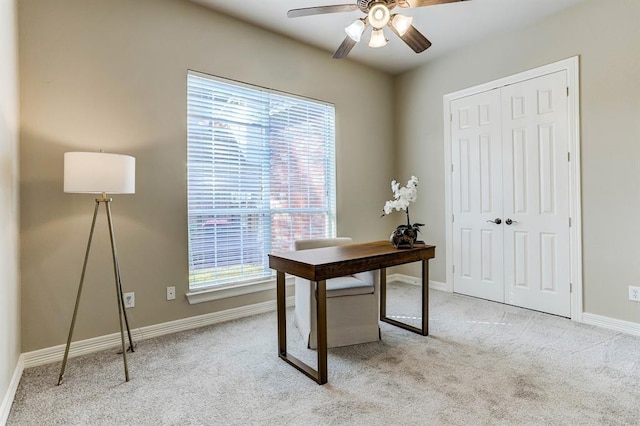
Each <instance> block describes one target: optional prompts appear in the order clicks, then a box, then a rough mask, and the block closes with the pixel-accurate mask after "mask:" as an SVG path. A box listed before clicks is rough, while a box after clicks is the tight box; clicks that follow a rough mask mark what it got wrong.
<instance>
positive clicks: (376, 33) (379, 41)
mask: <svg viewBox="0 0 640 426" xmlns="http://www.w3.org/2000/svg"><path fill="white" fill-rule="evenodd" d="M386 44H387V39H386V37H385V36H384V31H382V30H373V31H372V32H371V39H369V47H382V46H384V45H386Z"/></svg>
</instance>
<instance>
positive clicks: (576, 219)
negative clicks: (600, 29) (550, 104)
mask: <svg viewBox="0 0 640 426" xmlns="http://www.w3.org/2000/svg"><path fill="white" fill-rule="evenodd" d="M579 67H580V63H579V57H578V56H573V57H571V58H567V59H563V60H561V61H558V62H554V63H551V64H548V65H544V66H541V67H537V68H533V69H530V70H527V71H523V72H521V73H518V74H514V75H511V76H508V77H503V78H500V79H498V80H494V81H491V82H488V83H484V84H480V85H477V86H473V87H469V88H467V89H463V90H459V91H457V92H452V93H448V94H446V95H444V96H443V97H442V100H443V106H444V115H443V118H444V141H443V142H444V172H445V176H444V184H445V218H446V226H445V245H446V250H445V252H446V253H445V264H446V268H445V269H446V283H445V284H446V290H447V291H449V292H453V266H452V265H453V207H452V194H451V191H452V188H453V184H452V179H453V177H452V172H453V163H452V158H451V119H452V118H451V117H452V116H451V102H452V101H454V100H456V99H460V98H464V97H467V96H471V95H475V94H477V93H481V92H486V91H489V90H493V89H497V88H500V87H503V86H507V85H510V84H514V83H519V82H521V81H525V80H531V79H534V78H537V77H540V76H543V75H547V74H552V73H555V72H558V71H566V73H567V87H568V91H569V93H568V108H569V111H568V119H569V126H568V127H569V217H570V221H571V228H570V229H569V245H570V248H569V256H570V262H571V266H570V271H571V275H570V280H571V281H570V282H571V319H572V320H573V321H578V322H582V314H583V306H582V209H581V205H582V204H581V179H580V176H581V174H580V92H579V87H580V75H579V72H580V70H579Z"/></svg>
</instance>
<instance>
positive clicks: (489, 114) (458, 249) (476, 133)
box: [450, 71, 571, 316]
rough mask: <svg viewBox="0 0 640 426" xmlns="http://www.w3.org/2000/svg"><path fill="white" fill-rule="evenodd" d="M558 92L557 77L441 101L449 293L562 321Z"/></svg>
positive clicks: (565, 226)
mask: <svg viewBox="0 0 640 426" xmlns="http://www.w3.org/2000/svg"><path fill="white" fill-rule="evenodd" d="M566 87H567V77H566V72H565V71H560V72H557V73H553V74H549V75H546V76H541V77H537V78H535V79H531V80H527V81H523V82H519V83H515V84H512V85H509V86H505V87H502V88H498V89H494V90H491V91H487V92H484V93H479V94H475V95H472V96H468V97H465V98H461V99H456V100H454V101H452V102H451V105H450V108H451V112H452V117H451V156H452V157H451V158H452V164H453V170H452V173H453V179H452V211H453V215H454V217H453V261H454V273H453V280H454V287H453V288H454V291H455V292H457V293H462V294H467V295H470V296H476V297H481V298H484V299H489V300H495V301H499V302H506V303H509V304H512V305H516V306H521V307H525V308H530V309H535V310H539V311H543V312H548V313H552V314H557V315H562V316H570V315H571V295H570V284H569V277H570V251H569V250H570V249H569V241H570V235H569V193H568V191H569V167H568V166H569V163H568V152H569V150H568V141H569V137H568V136H569V135H568V108H567V94H566ZM497 222H500V223H497Z"/></svg>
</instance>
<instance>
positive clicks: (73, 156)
mask: <svg viewBox="0 0 640 426" xmlns="http://www.w3.org/2000/svg"><path fill="white" fill-rule="evenodd" d="M64 192H75V193H89V194H101V193H105V194H106V193H109V194H135V192H136V159H135V158H134V157H131V156H130V155H121V154H105V153H103V152H65V153H64Z"/></svg>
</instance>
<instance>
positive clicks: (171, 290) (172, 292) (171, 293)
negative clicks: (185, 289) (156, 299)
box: [167, 286, 176, 300]
mask: <svg viewBox="0 0 640 426" xmlns="http://www.w3.org/2000/svg"><path fill="white" fill-rule="evenodd" d="M175 298H176V288H175V287H174V286H170V287H167V300H174V299H175Z"/></svg>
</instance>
